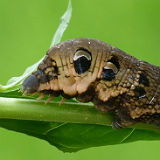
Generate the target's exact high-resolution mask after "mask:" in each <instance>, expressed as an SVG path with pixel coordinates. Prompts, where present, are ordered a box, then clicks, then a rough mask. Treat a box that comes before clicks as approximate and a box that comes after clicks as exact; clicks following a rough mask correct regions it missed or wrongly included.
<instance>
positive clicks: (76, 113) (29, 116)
mask: <svg viewBox="0 0 160 160" xmlns="http://www.w3.org/2000/svg"><path fill="white" fill-rule="evenodd" d="M0 119H18V120H34V121H48V122H66V123H85V124H99V125H108V126H111V123H112V121H113V116H112V115H110V114H107V113H101V112H98V111H97V110H96V109H95V108H94V107H93V106H92V105H89V104H82V103H64V104H62V105H59V103H58V102H51V103H49V104H45V103H44V101H37V100H31V99H22V98H4V97H0ZM131 128H136V129H145V130H153V131H158V132H160V130H159V129H157V127H155V126H152V125H147V124H136V125H134V126H131Z"/></svg>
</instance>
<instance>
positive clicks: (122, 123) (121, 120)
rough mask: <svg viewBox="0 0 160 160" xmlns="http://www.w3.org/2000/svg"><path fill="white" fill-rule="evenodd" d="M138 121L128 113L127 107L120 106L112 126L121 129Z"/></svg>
mask: <svg viewBox="0 0 160 160" xmlns="http://www.w3.org/2000/svg"><path fill="white" fill-rule="evenodd" d="M135 123H136V120H134V119H132V118H131V117H130V115H129V114H128V113H127V111H126V109H123V108H120V109H119V110H116V112H115V116H114V120H113V122H112V128H114V129H120V128H124V127H128V126H130V125H133V124H135Z"/></svg>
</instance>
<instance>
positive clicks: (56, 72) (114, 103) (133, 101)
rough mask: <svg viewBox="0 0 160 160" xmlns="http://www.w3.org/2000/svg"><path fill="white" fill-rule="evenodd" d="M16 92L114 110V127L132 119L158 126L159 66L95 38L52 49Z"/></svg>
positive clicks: (128, 122)
mask: <svg viewBox="0 0 160 160" xmlns="http://www.w3.org/2000/svg"><path fill="white" fill-rule="evenodd" d="M21 90H22V92H24V93H25V94H31V93H40V94H43V95H45V94H48V95H51V96H59V95H60V94H61V95H62V96H63V97H65V98H72V97H75V98H77V100H79V101H81V102H89V101H91V102H93V103H94V105H95V107H96V108H97V109H98V110H100V111H102V112H112V113H114V117H115V118H114V121H113V124H112V127H113V128H115V129H119V128H122V127H126V126H129V125H132V124H135V123H137V122H143V123H151V124H155V125H157V126H159V127H160V68H159V67H158V66H155V65H152V64H149V63H147V62H144V61H140V60H138V59H136V58H134V57H132V56H130V55H128V54H126V53H125V52H123V51H121V50H120V49H118V48H115V47H112V46H111V45H109V44H107V43H105V42H101V41H99V40H94V39H87V38H81V39H74V40H69V41H66V42H62V43H59V44H57V45H56V46H54V47H52V48H51V49H49V51H48V52H47V54H46V56H45V58H44V60H43V61H42V63H41V64H40V65H39V66H38V68H37V71H35V72H34V73H32V74H31V75H30V76H29V77H27V78H26V79H25V80H24V82H23V84H22V87H21ZM42 97H43V96H41V98H42ZM151 106H152V107H151Z"/></svg>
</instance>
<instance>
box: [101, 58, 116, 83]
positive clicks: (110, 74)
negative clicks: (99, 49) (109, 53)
mask: <svg viewBox="0 0 160 160" xmlns="http://www.w3.org/2000/svg"><path fill="white" fill-rule="evenodd" d="M118 67H119V66H118ZM117 73H118V68H117V66H116V65H115V64H114V63H112V60H109V61H107V63H106V65H105V66H104V67H103V72H102V79H104V80H107V81H111V80H113V79H114V78H115V76H116V74H117Z"/></svg>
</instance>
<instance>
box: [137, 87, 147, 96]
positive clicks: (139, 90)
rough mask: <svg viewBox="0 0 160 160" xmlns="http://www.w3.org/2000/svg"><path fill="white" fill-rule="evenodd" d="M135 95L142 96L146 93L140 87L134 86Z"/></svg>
mask: <svg viewBox="0 0 160 160" xmlns="http://www.w3.org/2000/svg"><path fill="white" fill-rule="evenodd" d="M135 95H136V97H137V98H143V97H145V95H146V91H145V90H144V88H142V87H136V88H135Z"/></svg>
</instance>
